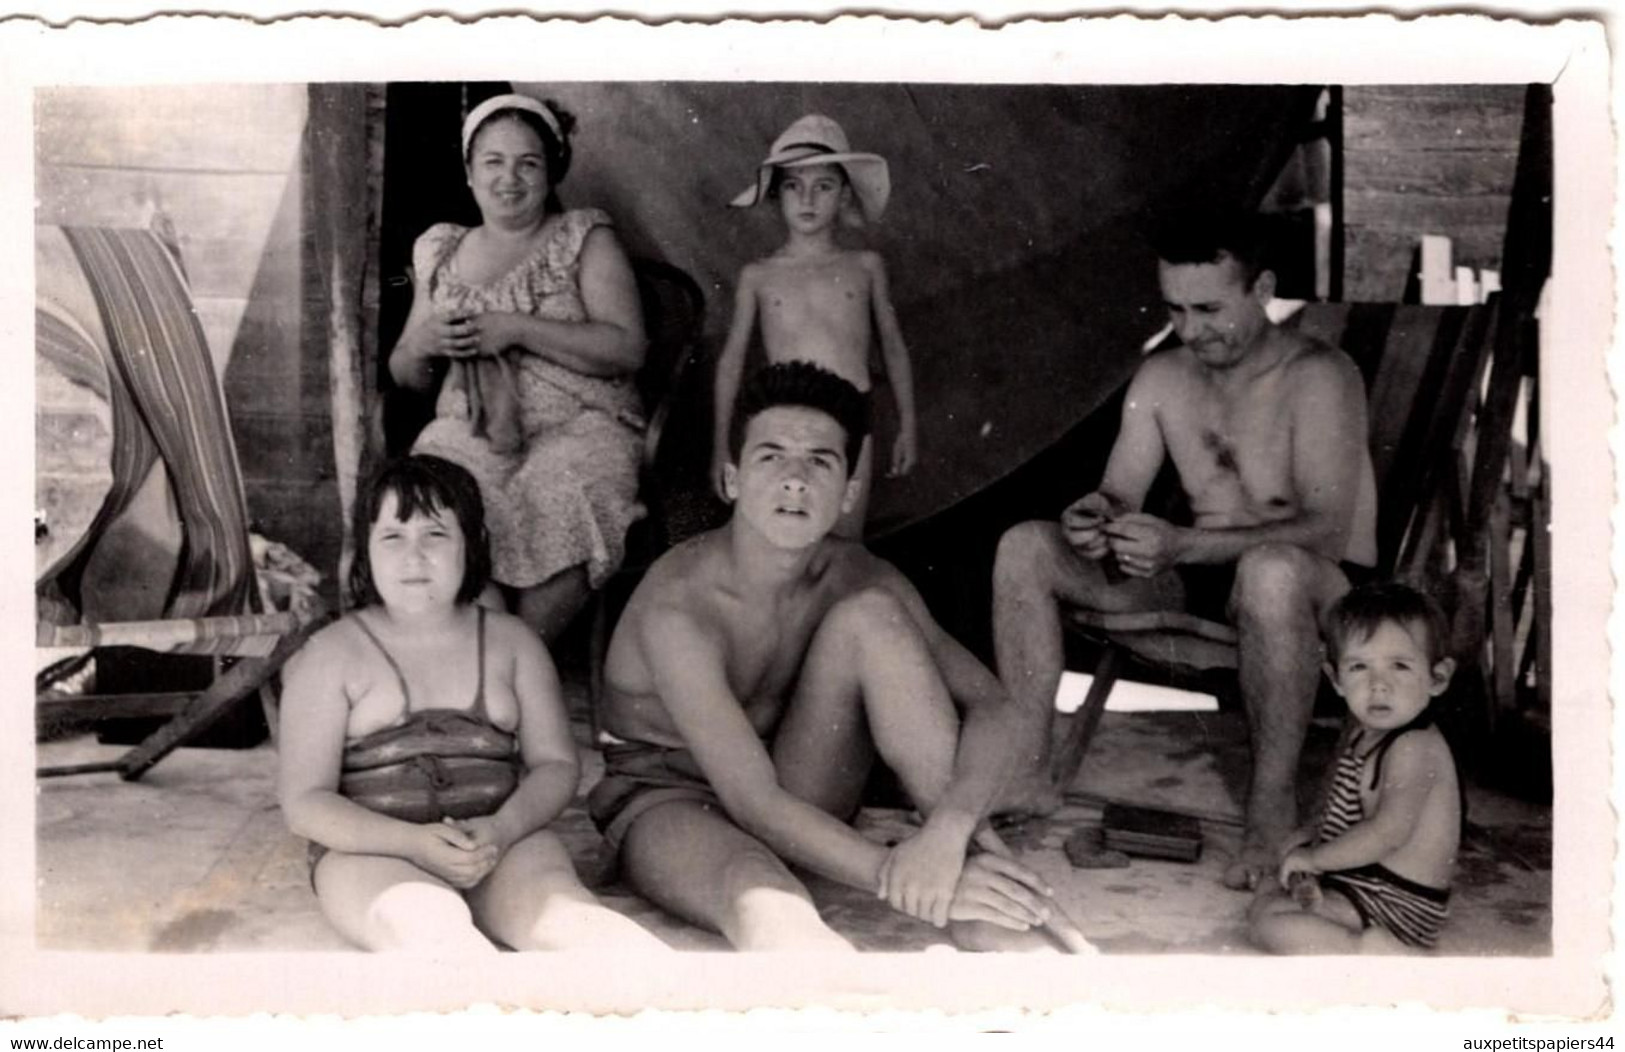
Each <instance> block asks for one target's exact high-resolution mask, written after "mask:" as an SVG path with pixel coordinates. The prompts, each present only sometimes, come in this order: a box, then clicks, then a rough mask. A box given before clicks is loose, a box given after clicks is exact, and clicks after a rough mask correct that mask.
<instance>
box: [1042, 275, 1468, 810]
mask: <svg viewBox="0 0 1625 1052" xmlns="http://www.w3.org/2000/svg"><path fill="white" fill-rule="evenodd" d="M1497 314H1498V305H1497V303H1496V301H1495V299H1494V298H1493V297H1492V299H1491V302H1490V303H1488V304H1485V305H1483V306H1476V307H1421V306H1402V305H1398V304H1384V303H1363V304H1342V303H1311V304H1308V305H1307V306H1305V307H1304V308H1303V309H1302V310H1301V311H1300V312H1299V313H1298V314H1296V315H1294V316H1293V317H1292V318H1291V319H1289V320H1288V321H1287V322H1285V323H1284V324H1285V325H1287V326H1288V327H1291V328H1296V329H1297V330H1298V331H1300V332H1303V333H1305V334H1307V335H1310V336H1314V337H1316V338H1318V339H1320V340H1323V341H1324V342H1326V343H1330V344H1333V345H1335V346H1339V347H1341V348H1342V349H1343V350H1344V351H1345V352H1347V353H1348V355H1349V357H1351V358H1353V359H1354V362H1355V364H1356V365H1358V366H1359V367H1360V372H1361V374H1362V375H1363V376H1364V378H1365V382H1366V401H1367V406H1368V410H1369V420H1370V423H1369V428H1370V439H1369V441H1370V449H1371V461H1372V470H1373V473H1374V475H1375V478H1376V484H1377V569H1378V571H1379V572H1380V573H1382V574H1384V575H1392V576H1396V577H1401V578H1406V579H1412V580H1415V579H1418V578H1422V577H1424V576H1427V574H1428V572H1429V569H1430V567H1429V565H1428V564H1429V562H1430V560H1432V559H1433V558H1434V557H1435V555H1436V549H1437V548H1438V546H1439V545H1440V543H1441V542H1442V541H1443V540H1444V537H1445V536H1446V535H1447V533H1448V530H1449V525H1448V520H1450V519H1451V518H1454V517H1459V515H1460V510H1459V509H1457V508H1452V507H1449V506H1448V505H1449V503H1450V502H1449V501H1446V500H1444V499H1443V494H1445V493H1446V492H1447V491H1449V490H1450V488H1451V487H1452V486H1453V485H1454V483H1455V479H1454V478H1453V477H1452V476H1453V473H1454V472H1455V471H1456V459H1457V454H1458V452H1459V450H1460V449H1461V448H1462V446H1463V444H1464V443H1466V442H1467V441H1469V438H1468V431H1469V429H1470V425H1471V422H1472V416H1473V412H1474V410H1475V409H1476V408H1477V405H1478V401H1479V400H1478V397H1477V395H1478V393H1479V384H1480V381H1481V380H1482V379H1483V378H1484V376H1485V370H1486V369H1487V368H1488V366H1489V350H1490V347H1491V345H1492V343H1493V334H1494V331H1495V323H1496V317H1497ZM1161 488H1163V487H1162V486H1161V485H1160V483H1159V487H1158V489H1161ZM1157 499H1158V496H1157V493H1156V492H1155V491H1154V492H1153V495H1152V497H1151V498H1149V500H1148V503H1154V502H1156V501H1157ZM1164 510H1166V509H1164ZM1068 627H1069V628H1070V629H1072V630H1073V631H1076V632H1078V633H1079V634H1081V635H1083V636H1085V637H1087V638H1090V639H1092V640H1094V641H1096V642H1098V643H1101V644H1103V645H1102V647H1101V652H1100V657H1099V659H1098V664H1097V665H1096V667H1095V669H1094V673H1093V681H1092V683H1091V684H1090V687H1089V690H1088V692H1087V694H1086V695H1085V697H1084V701H1083V705H1082V707H1080V708H1079V709H1078V711H1077V713H1076V714H1075V715H1074V716H1073V718H1072V722H1071V725H1070V726H1069V727H1068V729H1067V731H1066V733H1065V735H1064V736H1063V740H1062V743H1061V746H1060V748H1059V749H1057V750H1056V753H1055V758H1054V761H1053V763H1052V766H1051V774H1052V776H1053V777H1054V779H1055V781H1056V784H1058V785H1062V786H1067V785H1071V784H1072V781H1073V779H1074V778H1075V777H1076V776H1077V773H1078V769H1079V767H1080V766H1082V763H1083V757H1084V754H1085V753H1086V752H1087V751H1088V748H1089V743H1090V741H1091V739H1092V738H1093V736H1094V733H1095V729H1096V727H1097V725H1098V724H1099V722H1100V716H1101V713H1102V712H1104V711H1105V708H1106V700H1107V698H1108V697H1109V696H1110V695H1111V691H1112V687H1113V686H1114V685H1115V684H1116V682H1117V680H1118V677H1119V675H1120V674H1121V672H1122V670H1123V667H1124V665H1125V663H1126V662H1127V660H1128V658H1129V657H1130V656H1131V655H1132V656H1133V657H1134V658H1135V659H1137V660H1138V661H1139V662H1140V663H1141V664H1142V665H1144V666H1147V667H1148V668H1149V669H1151V670H1153V671H1155V672H1157V673H1160V674H1161V675H1162V676H1163V677H1164V678H1166V679H1167V680H1169V681H1170V682H1172V683H1174V684H1176V685H1186V686H1198V687H1204V688H1205V687H1206V685H1207V684H1208V683H1209V679H1208V676H1209V674H1210V673H1213V672H1214V671H1216V670H1217V671H1220V672H1223V671H1224V670H1234V669H1235V667H1236V656H1237V655H1236V642H1237V638H1236V630H1235V628H1234V627H1233V626H1231V625H1229V624H1226V623H1224V622H1220V621H1208V620H1205V619H1203V618H1200V617H1196V616H1194V615H1192V614H1189V613H1185V612H1183V611H1154V612H1148V613H1128V614H1105V613H1099V612H1096V611H1089V610H1071V611H1069V613H1068Z"/></svg>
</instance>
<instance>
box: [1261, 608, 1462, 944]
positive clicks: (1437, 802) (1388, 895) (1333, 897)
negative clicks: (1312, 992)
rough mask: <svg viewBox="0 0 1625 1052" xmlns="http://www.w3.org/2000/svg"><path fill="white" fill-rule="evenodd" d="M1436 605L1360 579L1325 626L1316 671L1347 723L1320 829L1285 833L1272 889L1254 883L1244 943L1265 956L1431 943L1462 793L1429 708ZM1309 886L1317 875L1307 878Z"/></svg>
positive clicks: (1436, 671)
mask: <svg viewBox="0 0 1625 1052" xmlns="http://www.w3.org/2000/svg"><path fill="white" fill-rule="evenodd" d="M1445 632H1446V626H1445V621H1444V617H1443V615H1441V614H1440V613H1439V609H1438V607H1437V606H1435V605H1434V604H1433V602H1432V601H1430V600H1429V599H1427V598H1426V597H1425V596H1423V595H1422V594H1421V593H1419V592H1417V591H1416V590H1415V589H1413V588H1410V587H1408V586H1406V585H1403V584H1394V583H1381V584H1369V585H1363V586H1361V587H1359V588H1356V589H1355V590H1354V591H1352V592H1350V593H1348V594H1347V595H1345V596H1344V597H1343V598H1342V599H1340V600H1339V601H1338V602H1337V603H1336V604H1335V605H1334V606H1333V607H1332V609H1331V612H1330V613H1329V614H1328V615H1327V619H1326V648H1327V663H1326V673H1327V675H1328V676H1330V677H1331V680H1332V683H1333V685H1334V686H1336V687H1337V692H1338V693H1339V694H1341V695H1342V696H1343V699H1344V700H1345V701H1347V702H1348V706H1349V717H1350V720H1349V725H1348V729H1347V730H1346V731H1345V733H1344V735H1343V740H1342V744H1341V746H1340V748H1339V749H1338V753H1337V760H1336V765H1335V766H1334V767H1333V769H1332V772H1331V778H1330V780H1329V781H1328V783H1327V786H1326V793H1325V799H1324V800H1323V801H1322V804H1321V813H1320V822H1319V825H1318V828H1315V829H1312V830H1305V831H1304V832H1302V833H1301V834H1299V835H1298V836H1296V837H1294V838H1293V841H1292V843H1291V845H1290V846H1289V849H1288V850H1287V852H1286V855H1285V857H1284V858H1282V860H1281V865H1280V872H1279V886H1277V887H1267V888H1265V889H1261V891H1260V894H1259V896H1258V898H1257V899H1256V900H1255V901H1254V903H1253V908H1252V912H1251V922H1252V937H1253V941H1254V942H1256V943H1257V944H1258V945H1259V946H1261V947H1262V948H1264V949H1266V950H1269V951H1271V952H1272V953H1398V952H1408V951H1413V950H1425V949H1431V948H1432V947H1433V945H1434V944H1435V943H1436V942H1437V940H1438V938H1439V931H1440V929H1441V928H1442V927H1443V926H1444V921H1445V914H1446V909H1447V906H1448V903H1449V901H1450V878H1451V876H1452V874H1453V873H1454V871H1455V866H1456V848H1457V846H1458V845H1459V843H1460V840H1461V789H1460V785H1459V783H1458V781H1457V777H1456V763H1455V759H1454V757H1452V756H1451V753H1450V745H1449V743H1448V742H1446V741H1445V738H1444V735H1442V734H1440V733H1439V729H1438V727H1436V726H1434V723H1433V718H1432V714H1431V713H1430V712H1429V707H1430V705H1431V703H1432V701H1433V699H1434V698H1436V697H1438V696H1439V695H1440V694H1443V693H1444V691H1445V688H1447V687H1448V686H1449V685H1450V675H1451V673H1452V672H1454V671H1455V662H1454V661H1453V660H1452V659H1451V658H1450V657H1448V656H1447V655H1446V654H1445V652H1444V641H1445V638H1446V636H1445ZM1317 878H1318V879H1317Z"/></svg>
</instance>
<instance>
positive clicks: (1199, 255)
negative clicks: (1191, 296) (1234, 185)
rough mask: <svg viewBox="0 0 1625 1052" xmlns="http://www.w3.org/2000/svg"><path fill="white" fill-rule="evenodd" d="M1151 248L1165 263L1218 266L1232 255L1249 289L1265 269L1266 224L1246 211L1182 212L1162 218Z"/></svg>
mask: <svg viewBox="0 0 1625 1052" xmlns="http://www.w3.org/2000/svg"><path fill="white" fill-rule="evenodd" d="M1151 249H1152V251H1154V252H1155V253H1156V254H1157V258H1158V259H1160V260H1162V261H1163V262H1164V263H1217V262H1219V261H1220V260H1221V259H1223V258H1224V257H1225V256H1229V257H1231V258H1232V259H1234V260H1235V261H1236V262H1237V263H1239V264H1241V269H1242V273H1243V276H1244V277H1245V278H1246V281H1247V287H1248V288H1252V286H1253V282H1255V281H1257V280H1258V275H1259V274H1261V273H1263V272H1264V270H1265V269H1267V268H1266V260H1265V239H1264V225H1263V223H1262V221H1261V220H1260V219H1259V217H1258V214H1257V213H1256V212H1249V211H1245V210H1243V209H1195V208H1191V209H1183V210H1181V211H1178V212H1174V213H1172V214H1169V215H1166V216H1163V217H1161V218H1160V219H1159V220H1158V221H1157V224H1156V228H1155V229H1154V231H1153V232H1152V235H1151Z"/></svg>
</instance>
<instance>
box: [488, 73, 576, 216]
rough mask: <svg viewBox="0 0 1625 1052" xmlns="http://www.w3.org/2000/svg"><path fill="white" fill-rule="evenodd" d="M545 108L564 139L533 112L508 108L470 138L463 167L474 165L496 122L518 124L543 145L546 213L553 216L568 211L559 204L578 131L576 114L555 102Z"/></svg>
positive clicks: (547, 101) (492, 116) (548, 102)
mask: <svg viewBox="0 0 1625 1052" xmlns="http://www.w3.org/2000/svg"><path fill="white" fill-rule="evenodd" d="M542 105H543V106H546V107H547V109H548V111H549V112H551V113H552V114H553V119H554V120H556V121H558V122H559V130H560V131H562V132H563V133H564V135H563V136H562V137H560V136H557V135H554V134H553V129H552V128H549V127H548V126H547V122H546V121H544V120H542V119H541V118H540V117H538V116H537V115H536V114H534V113H532V112H530V111H529V110H521V109H516V108H507V109H500V110H494V111H492V113H491V114H490V116H488V117H486V118H485V119H484V120H483V121H480V123H479V125H478V126H477V127H475V129H474V134H472V135H470V136H469V137H468V152H467V153H465V154H464V155H463V166H464V167H465V168H466V167H467V166H468V165H470V164H472V163H474V147H475V146H476V145H477V144H478V143H479V141H480V133H481V132H483V131H484V130H485V129H487V128H489V127H490V126H491V125H492V124H493V123H494V122H496V121H500V120H517V121H518V122H519V123H521V124H523V125H524V126H525V127H527V128H529V129H530V130H531V131H533V132H535V133H536V138H538V139H540V140H541V143H542V158H543V160H544V161H545V162H546V164H547V201H546V206H545V207H546V209H547V211H548V212H549V213H550V214H554V215H556V214H558V213H560V212H563V211H564V204H563V202H562V201H560V200H559V184H560V183H562V182H564V177H565V176H566V175H568V174H570V159H571V157H572V156H574V154H573V151H572V150H571V147H570V136H571V134H572V132H574V130H575V126H576V117H575V114H573V113H571V112H570V111H569V110H567V109H565V108H564V107H563V106H560V105H559V104H558V103H557V102H554V101H553V100H552V99H543V100H542Z"/></svg>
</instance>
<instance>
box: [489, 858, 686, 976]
mask: <svg viewBox="0 0 1625 1052" xmlns="http://www.w3.org/2000/svg"><path fill="white" fill-rule="evenodd" d="M468 903H469V906H470V907H472V909H473V912H474V918H475V920H476V921H477V922H478V923H479V925H480V928H481V929H482V930H483V931H485V932H486V933H488V934H489V935H491V936H492V937H494V938H496V939H498V940H500V941H501V942H502V943H503V944H504V945H507V946H511V947H513V948H514V949H516V950H606V951H622V950H665V949H669V947H667V946H666V944H665V943H663V942H661V941H660V940H659V939H658V938H656V937H655V936H654V935H652V934H650V933H649V932H647V931H645V930H644V929H643V928H642V927H641V926H639V925H638V923H637V922H636V921H634V920H632V919H631V918H630V917H623V916H622V915H621V914H619V913H616V912H615V911H614V910H612V909H610V908H609V907H608V906H605V905H604V904H603V903H602V902H599V901H598V899H597V898H596V897H595V896H594V895H593V893H592V892H590V891H588V890H587V889H586V887H584V886H583V885H582V883H581V881H580V879H579V878H578V877H577V876H576V871H575V866H574V864H573V863H572V862H571V861H570V853H569V852H568V851H567V850H565V847H564V844H563V843H562V842H561V841H560V840H559V838H558V837H557V836H556V835H554V834H553V833H550V832H548V831H547V830H545V829H541V830H537V831H536V832H534V833H532V834H531V835H530V836H528V837H526V838H525V839H523V840H521V841H519V842H518V843H517V844H515V845H513V847H511V848H509V849H508V852H507V854H505V855H503V856H502V861H501V862H499V863H497V867H496V868H495V869H493V870H492V871H491V874H490V876H488V877H486V878H485V880H484V881H482V882H481V883H480V884H479V885H478V886H477V887H475V888H474V889H473V890H472V891H470V892H469V894H468Z"/></svg>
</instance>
